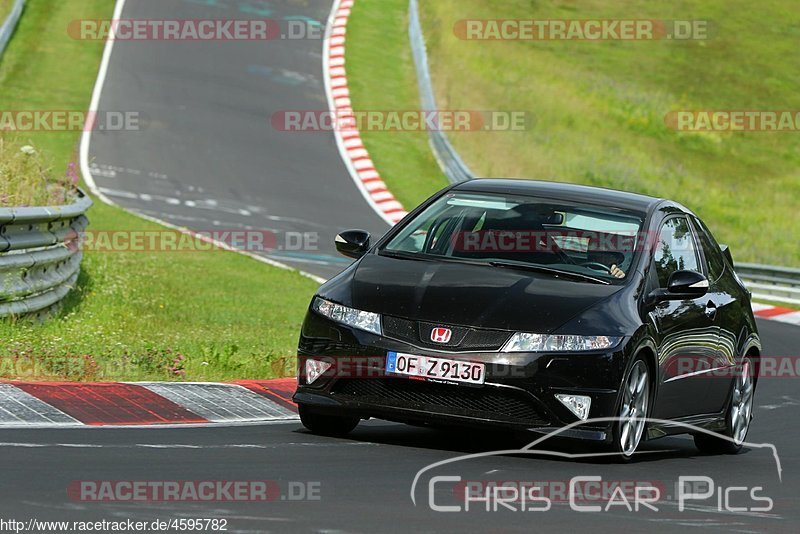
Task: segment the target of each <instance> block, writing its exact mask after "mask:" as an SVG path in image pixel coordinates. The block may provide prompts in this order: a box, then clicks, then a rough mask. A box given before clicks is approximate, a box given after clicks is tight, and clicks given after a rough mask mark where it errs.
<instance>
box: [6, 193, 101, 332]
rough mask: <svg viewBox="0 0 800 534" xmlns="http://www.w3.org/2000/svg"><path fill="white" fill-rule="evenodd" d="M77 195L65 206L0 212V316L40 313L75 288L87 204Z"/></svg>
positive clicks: (84, 198)
mask: <svg viewBox="0 0 800 534" xmlns="http://www.w3.org/2000/svg"><path fill="white" fill-rule="evenodd" d="M78 193H79V197H78V200H77V201H75V202H74V203H72V204H69V205H66V206H53V207H41V208H0V317H11V316H22V315H39V314H46V313H48V312H49V308H51V307H54V306H56V305H58V304H59V303H60V302H61V300H62V299H63V298H64V297H65V296H66V295H67V293H69V291H70V289H72V288H73V287H74V286H75V282H76V281H77V279H78V274H79V272H80V266H81V259H82V258H83V252H82V250H81V247H80V240H79V239H80V236H81V235H83V232H84V230H85V229H86V226H87V225H88V223H89V221H88V219H87V218H86V211H87V210H88V209H89V207H90V206H91V205H92V200H91V199H90V198H89V197H88V196H87V195H86V194H85V193H83V192H82V191H79V192H78Z"/></svg>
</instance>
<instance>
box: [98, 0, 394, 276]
mask: <svg viewBox="0 0 800 534" xmlns="http://www.w3.org/2000/svg"><path fill="white" fill-rule="evenodd" d="M330 10H331V3H330V2H329V1H328V0H325V1H318V0H310V1H307V0H301V1H294V2H292V1H285V2H284V1H281V2H266V1H263V0H165V1H152V0H127V2H126V4H125V8H124V10H123V14H122V17H121V18H124V19H223V18H228V19H259V18H260V19H263V18H270V19H274V20H276V21H278V22H279V24H280V25H281V28H282V30H283V34H282V35H288V31H289V24H290V23H289V22H288V20H290V19H293V20H301V19H302V18H303V17H305V18H306V19H308V20H312V21H317V22H318V23H320V24H321V25H322V26H323V28H324V25H325V23H326V22H327V18H328V15H329V12H330ZM302 20H305V19H302ZM294 27H297V26H294ZM312 37H313V36H312ZM322 45H323V42H322V40H321V39H319V38H306V39H275V40H270V41H261V42H259V41H250V42H246V41H224V42H219V41H210V42H185V41H183V42H179V41H117V42H116V43H115V45H114V49H113V53H112V56H111V61H110V64H109V69H108V73H107V77H106V80H105V85H104V88H103V92H102V97H101V99H100V102H99V106H98V111H99V112H100V114H102V113H103V112H137V113H139V114H140V121H139V126H138V128H139V129H138V131H130V130H123V131H109V130H108V129H106V130H104V131H100V130H97V131H95V132H93V134H92V138H91V144H90V147H89V162H90V164H91V169H92V175H93V177H94V179H95V182H96V184H97V186H98V188H100V190H101V191H102V192H103V193H104V194H105V195H106V196H107V197H108V198H110V199H111V200H112V201H114V202H115V203H118V204H120V205H122V206H125V207H127V208H129V209H132V210H134V211H137V212H140V213H143V214H146V215H149V216H152V217H156V218H158V219H161V220H165V221H167V222H170V223H172V224H175V225H178V226H182V227H184V226H185V227H188V228H191V229H193V230H197V231H225V230H234V231H235V230H264V231H272V232H275V233H276V234H277V236H278V239H277V243H276V244H277V245H279V246H281V247H283V250H273V251H268V252H265V253H263V254H264V255H266V256H269V257H271V258H272V259H275V260H278V261H281V262H283V263H287V264H290V265H292V266H295V267H298V268H300V269H303V270H305V271H307V272H311V273H313V274H316V275H319V276H322V277H325V278H330V277H332V276H333V275H335V274H336V273H338V272H339V271H340V270H341V269H343V268H344V267H346V266H347V265H348V263H349V262H348V260H347V259H345V258H343V257H341V256H339V255H337V254H336V253H335V250H334V247H333V238H334V237H335V235H336V233H338V232H339V231H341V230H345V229H348V228H362V229H364V230H368V231H370V232H372V233H373V235H375V236H376V237H379V236H381V235H383V233H384V232H386V230H387V229H388V228H389V227H388V225H387V224H386V223H385V222H384V221H383V219H381V218H380V217H379V216H378V215H377V214H376V213H375V212H374V211H373V210H372V209H371V208H370V207H369V205H368V204H367V203H366V202H365V201H364V199H363V197H362V196H361V194H360V193H359V191H358V189H357V188H356V186H355V184H354V183H353V181H352V179H351V177H350V175H349V174H348V172H347V169H346V168H345V165H344V163H343V162H342V159H341V157H340V155H339V152H338V149H337V147H336V143H335V140H334V136H333V135H332V133H330V132H301V133H297V132H294V133H289V132H284V131H280V130H279V129H276V128H274V127H273V125H272V121H271V119H272V117H273V114H275V113H279V112H281V111H286V110H311V111H322V110H327V109H328V103H327V100H326V96H325V90H324V81H323V75H322ZM286 232H295V233H301V234H305V235H310V236H311V238H312V239H313V240H314V241H312V242H310V246H307V247H303V249H301V250H296V249H295V247H294V241H292V238H288V239H289V241H288V242H287V241H286V238H285V236H286ZM295 235H296V234H295ZM314 243H316V244H317V246H315V244H314Z"/></svg>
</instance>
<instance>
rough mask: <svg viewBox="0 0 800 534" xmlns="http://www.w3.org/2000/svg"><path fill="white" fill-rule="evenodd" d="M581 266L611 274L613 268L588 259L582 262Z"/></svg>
mask: <svg viewBox="0 0 800 534" xmlns="http://www.w3.org/2000/svg"><path fill="white" fill-rule="evenodd" d="M581 267H588V268H589V269H594V270H595V271H603V272H605V273H608V274H611V268H610V267H608V266H606V265H603V264H602V263H598V262H596V261H587V262H584V263H581Z"/></svg>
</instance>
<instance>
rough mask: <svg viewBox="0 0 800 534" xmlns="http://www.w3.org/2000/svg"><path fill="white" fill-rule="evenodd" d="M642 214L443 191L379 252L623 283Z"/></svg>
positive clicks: (635, 242) (635, 245)
mask: <svg viewBox="0 0 800 534" xmlns="http://www.w3.org/2000/svg"><path fill="white" fill-rule="evenodd" d="M643 219H644V217H643V214H641V213H634V212H630V211H625V210H620V209H616V208H610V207H606V206H598V205H593V204H582V203H575V202H568V201H561V200H553V199H544V198H536V197H530V196H521V195H505V194H496V193H459V192H450V193H448V194H446V195H444V196H443V197H441V198H439V199H438V200H436V201H435V202H433V203H432V204H431V205H430V206H428V207H427V208H426V209H425V210H424V211H422V212H421V213H420V214H418V215H417V216H416V217H415V218H414V219H413V220H412V221H411V222H410V223H409V224H408V225H406V226H405V227H404V228H403V229H402V230H401V231H400V232H399V233H398V234H397V235H396V236H395V237H394V238H393V239H391V241H389V242H388V243H387V244H386V245H385V246H384V247H383V248H382V249H381V253H384V254H394V255H396V256H402V257H407V258H409V259H415V258H418V259H439V260H442V261H465V262H470V263H480V264H486V265H491V266H494V267H498V268H509V269H528V270H532V271H541V272H548V273H551V274H554V275H559V274H563V275H565V277H567V278H573V279H578V280H580V279H585V280H587V281H590V280H592V279H594V281H600V282H603V283H622V281H624V279H625V278H626V277H627V273H628V272H629V270H630V268H631V265H633V263H634V259H635V256H636V254H635V251H636V250H637V248H638V245H639V239H640V237H641V235H640V233H641V228H642V221H643Z"/></svg>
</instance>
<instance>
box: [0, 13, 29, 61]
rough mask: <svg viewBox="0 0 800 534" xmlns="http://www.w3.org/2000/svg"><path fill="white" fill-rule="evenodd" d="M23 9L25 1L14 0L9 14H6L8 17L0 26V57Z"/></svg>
mask: <svg viewBox="0 0 800 534" xmlns="http://www.w3.org/2000/svg"><path fill="white" fill-rule="evenodd" d="M24 7H25V0H16V1H15V2H14V5H13V6H12V7H11V12H10V13H9V14H8V17H6V20H4V21H3V23H2V25H0V56H2V55H3V52H4V51H5V49H6V46H7V45H8V41H10V40H11V36H12V35H13V34H14V29H15V28H16V27H17V23H18V22H19V18H20V17H21V16H22V9H23V8H24Z"/></svg>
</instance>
